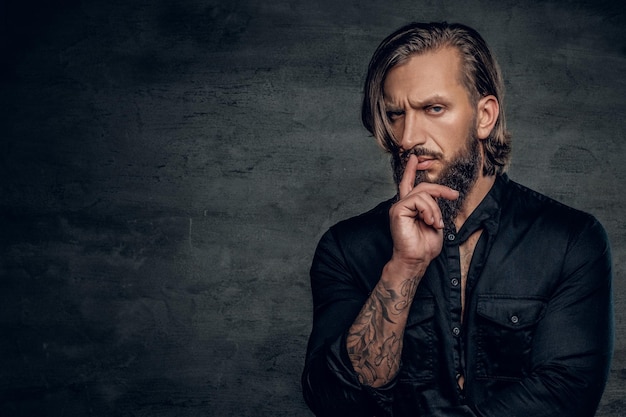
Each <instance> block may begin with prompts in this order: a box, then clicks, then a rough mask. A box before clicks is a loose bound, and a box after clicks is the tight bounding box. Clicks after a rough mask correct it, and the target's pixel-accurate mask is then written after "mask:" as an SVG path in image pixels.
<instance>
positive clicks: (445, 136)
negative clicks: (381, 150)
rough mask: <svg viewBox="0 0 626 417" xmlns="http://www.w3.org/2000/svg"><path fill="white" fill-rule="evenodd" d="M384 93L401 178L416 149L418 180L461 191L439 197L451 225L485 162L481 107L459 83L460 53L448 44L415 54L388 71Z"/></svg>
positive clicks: (397, 176)
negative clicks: (454, 196) (478, 127)
mask: <svg viewBox="0 0 626 417" xmlns="http://www.w3.org/2000/svg"><path fill="white" fill-rule="evenodd" d="M384 92H385V104H386V109H387V117H388V120H389V122H390V125H391V126H392V132H393V134H394V137H395V138H396V140H397V144H398V147H399V151H398V152H397V153H396V154H394V155H393V156H392V165H393V169H394V179H395V181H396V183H399V181H400V180H401V179H402V175H403V174H404V168H405V166H406V161H407V159H408V157H409V155H410V154H412V153H413V154H415V155H416V156H417V157H418V167H417V169H418V171H417V175H416V184H417V183H419V182H422V181H428V182H436V183H439V184H443V185H447V186H449V187H451V188H453V189H456V190H457V191H459V194H460V196H459V198H458V199H457V200H455V201H447V200H444V199H441V200H439V205H440V208H441V210H442V214H443V216H444V222H445V223H446V227H452V225H453V221H454V218H455V217H456V215H457V213H458V211H459V210H460V208H461V207H462V205H463V202H464V201H465V196H466V195H467V193H468V192H469V191H470V190H471V188H472V187H473V185H474V184H475V182H476V180H477V178H478V175H479V169H480V166H481V165H482V164H481V154H480V148H479V138H478V137H477V133H476V110H475V108H474V106H472V104H471V101H470V99H469V95H468V93H467V90H466V89H465V87H464V86H463V85H462V84H461V82H460V58H459V56H458V54H457V52H456V51H455V50H454V49H451V48H446V49H441V50H438V51H435V52H430V53H426V54H423V55H416V56H413V57H411V58H410V59H409V60H408V61H406V62H405V63H403V64H401V65H398V66H396V67H394V68H392V69H391V70H390V71H389V73H388V75H387V78H386V80H385V85H384Z"/></svg>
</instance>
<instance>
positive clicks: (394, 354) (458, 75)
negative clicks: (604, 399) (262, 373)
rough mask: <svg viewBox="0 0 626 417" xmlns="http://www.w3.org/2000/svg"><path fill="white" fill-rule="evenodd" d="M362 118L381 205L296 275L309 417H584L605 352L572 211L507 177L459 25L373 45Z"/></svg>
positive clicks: (338, 228)
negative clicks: (390, 192)
mask: <svg viewBox="0 0 626 417" xmlns="http://www.w3.org/2000/svg"><path fill="white" fill-rule="evenodd" d="M362 119H363V123H364V125H365V127H366V128H367V129H368V130H369V131H370V132H371V133H372V134H373V135H374V137H375V138H376V140H377V141H378V142H379V143H380V144H381V145H382V146H383V147H384V148H385V149H386V150H387V151H388V152H390V154H391V160H392V166H393V172H394V178H395V181H396V184H397V195H396V196H395V197H394V198H393V199H391V200H389V201H386V202H384V203H382V204H380V205H379V206H377V207H376V208H374V209H373V210H371V211H369V212H367V213H364V214H362V215H360V216H357V217H355V218H351V219H348V220H345V221H343V222H340V223H338V224H337V225H335V226H333V227H332V228H331V229H330V230H329V231H328V232H326V234H325V235H324V236H323V237H322V239H321V240H320V242H319V245H318V247H317V250H316V253H315V256H314V259H313V264H312V267H311V287H312V293H313V303H314V316H313V329H312V332H311V337H310V339H309V345H308V349H307V354H306V363H305V369H304V372H303V375H302V387H303V393H304V398H305V400H306V402H307V404H308V405H309V407H310V408H311V410H312V411H313V412H314V413H315V414H316V415H317V416H342V417H345V416H379V417H380V416H414V417H417V416H446V417H449V416H483V417H511V416H521V417H529V416H533V417H538V416H550V417H553V416H568V417H573V416H593V415H594V413H595V410H596V408H597V406H598V403H599V401H600V398H601V396H602V392H603V390H604V387H605V384H606V380H607V376H608V370H609V365H610V359H611V356H612V349H613V313H612V298H611V297H612V296H611V280H612V277H611V275H612V272H611V257H610V249H609V244H608V240H607V236H606V233H605V231H604V229H603V227H602V226H601V225H600V224H599V223H598V221H597V220H596V219H595V218H594V217H592V216H591V215H589V214H586V213H582V212H580V211H578V210H575V209H573V208H569V207H566V206H564V205H562V204H560V203H558V202H556V201H554V200H552V199H550V198H548V197H546V196H543V195H541V194H539V193H537V192H535V191H532V190H530V189H528V188H525V187H523V186H521V185H519V184H517V183H515V182H513V181H512V180H510V179H509V178H508V176H507V175H506V173H505V172H506V168H507V166H508V164H509V159H510V149H511V148H510V140H511V138H510V135H509V133H508V132H507V130H506V122H505V118H504V112H503V82H502V78H501V75H500V70H499V68H498V65H497V63H496V61H495V58H494V57H493V54H492V53H491V51H490V50H489V48H488V47H487V45H486V43H485V41H484V40H483V38H482V37H481V36H480V35H479V34H478V33H477V32H476V31H475V30H473V29H471V28H469V27H467V26H464V25H461V24H447V23H430V24H423V23H413V24H410V25H407V26H405V27H403V28H401V29H399V30H398V31H396V32H394V33H393V34H391V35H390V36H389V37H387V38H386V39H385V40H384V41H383V42H382V43H381V44H380V46H379V47H378V49H377V50H376V52H375V53H374V55H373V57H372V60H371V62H370V65H369V70H368V74H367V78H366V82H365V89H364V99H363V107H362Z"/></svg>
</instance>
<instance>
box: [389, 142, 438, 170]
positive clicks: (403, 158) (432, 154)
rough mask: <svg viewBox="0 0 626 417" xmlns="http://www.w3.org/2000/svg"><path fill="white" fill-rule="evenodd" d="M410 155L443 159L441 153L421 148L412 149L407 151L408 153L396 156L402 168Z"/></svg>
mask: <svg viewBox="0 0 626 417" xmlns="http://www.w3.org/2000/svg"><path fill="white" fill-rule="evenodd" d="M411 155H415V156H427V157H429V158H432V159H443V154H442V153H441V152H435V151H431V150H430V149H426V148H422V147H419V148H412V149H409V150H408V151H404V152H400V153H399V154H398V159H399V160H400V163H401V164H402V167H406V163H407V162H408V160H409V157H410V156H411Z"/></svg>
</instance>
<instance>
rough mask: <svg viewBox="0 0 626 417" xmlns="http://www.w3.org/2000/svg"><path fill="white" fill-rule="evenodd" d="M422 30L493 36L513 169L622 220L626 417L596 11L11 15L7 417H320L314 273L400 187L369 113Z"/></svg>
mask: <svg viewBox="0 0 626 417" xmlns="http://www.w3.org/2000/svg"><path fill="white" fill-rule="evenodd" d="M412 20H426V21H430V20H448V21H451V22H452V21H461V22H465V23H467V24H470V25H472V26H474V27H476V28H477V29H479V31H480V32H481V33H482V34H483V35H484V36H485V38H486V39H487V40H488V42H489V43H490V44H491V45H492V47H493V48H494V50H495V51H496V53H497V55H498V57H499V60H500V62H501V65H502V68H503V72H504V74H505V78H506V86H507V89H508V90H507V91H508V96H507V99H508V102H507V103H506V107H507V110H508V120H509V123H510V128H511V130H512V131H513V133H514V140H515V141H514V162H513V165H512V167H511V170H510V175H511V177H512V178H513V179H515V180H518V181H520V182H522V183H524V184H526V185H529V186H531V187H534V188H536V189H538V190H539V191H542V192H544V193H547V194H548V195H550V196H552V197H555V198H557V199H559V200H561V201H563V202H565V203H567V204H570V205H573V206H575V207H578V208H580V209H583V210H586V211H589V212H591V213H593V214H594V215H596V216H597V217H598V218H599V219H600V220H601V221H602V222H603V224H604V225H605V226H606V228H607V230H608V233H609V236H610V239H611V241H612V245H613V252H614V263H615V307H616V350H615V358H614V361H613V366H612V370H611V375H610V381H609V385H608V388H607V390H606V393H605V395H604V398H603V400H602V403H601V407H600V411H599V412H598V415H599V416H626V281H625V280H626V277H625V273H626V271H625V260H626V259H625V257H626V221H625V220H624V215H625V209H624V206H625V204H626V195H625V193H624V185H625V180H626V164H625V163H624V159H625V157H626V149H625V141H626V138H625V134H626V122H625V114H624V110H625V108H624V104H625V103H626V99H625V97H626V85H625V84H626V81H625V78H624V76H625V74H626V71H625V70H626V36H625V34H624V29H625V27H626V25H625V23H626V17H625V14H624V3H623V2H618V1H616V2H607V1H591V0H589V1H542V2H539V1H537V2H530V1H511V0H505V1H502V0H498V1H495V0H494V1H481V2H461V1H459V2H454V1H451V0H448V1H435V0H433V1H420V0H410V1H409V0H404V1H395V2H389V1H382V0H379V1H371V0H365V1H359V0H347V1H337V0H324V1H318V2H313V1H309V0H291V1H288V0H279V1H253V0H245V1H221V0H213V1H200V0H183V1H174V0H140V1H136V0H110V1H106V2H104V1H103V2H97V1H95V0H84V1H81V0H48V1H44V0H31V1H28V0H22V1H16V0H3V1H1V2H0V24H1V30H2V32H1V33H0V42H1V44H0V47H1V51H0V52H1V59H2V61H1V65H0V105H1V106H2V107H1V108H0V110H1V111H0V135H1V140H0V146H1V148H0V178H1V180H0V199H1V200H0V213H1V216H0V218H1V220H0V324H1V330H2V332H1V334H2V337H1V339H0V358H1V362H0V415H2V416H134V417H138V416H151V417H152V416H167V417H170V416H261V415H262V416H310V413H309V412H308V411H307V409H306V406H305V405H304V402H303V400H302V399H301V394H300V382H299V376H300V372H301V369H302V362H303V356H304V351H305V345H306V340H307V337H308V332H309V329H310V321H311V301H310V294H309V283H308V268H309V265H310V261H311V258H312V254H313V250H314V248H315V245H316V243H317V240H318V239H319V237H320V236H321V234H322V233H323V232H324V231H325V229H326V228H328V227H329V226H330V225H331V224H333V223H335V222H336V221H338V220H340V219H342V218H345V217H348V216H351V215H354V214H357V213H360V212H362V211H365V210H366V209H369V208H370V207H372V206H373V205H374V204H376V203H377V202H378V201H380V200H382V199H386V198H388V197H390V196H391V195H392V194H393V187H392V183H391V181H390V170H389V168H388V161H387V156H386V155H384V154H383V152H382V151H380V150H379V149H378V148H377V146H376V145H375V144H374V141H373V139H371V138H370V137H368V134H367V133H366V131H365V130H364V129H363V128H362V127H361V126H360V124H359V105H360V99H361V92H362V81H363V78H364V73H365V69H366V66H367V62H368V60H369V57H370V56H371V53H372V52H373V50H374V49H375V47H376V46H377V44H378V43H379V41H380V40H381V39H382V38H383V37H384V36H385V35H387V34H388V33H390V32H391V31H392V30H394V29H396V28H397V27H399V26H401V25H403V24H405V23H407V22H409V21H412Z"/></svg>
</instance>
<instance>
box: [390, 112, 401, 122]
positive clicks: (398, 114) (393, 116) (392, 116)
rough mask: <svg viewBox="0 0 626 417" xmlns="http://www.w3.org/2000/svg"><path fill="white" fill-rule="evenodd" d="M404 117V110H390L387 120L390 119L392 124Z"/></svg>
mask: <svg viewBox="0 0 626 417" xmlns="http://www.w3.org/2000/svg"><path fill="white" fill-rule="evenodd" d="M402 115H404V111H403V110H390V111H388V112H387V119H389V120H390V121H392V122H395V121H396V120H398V119H399V118H400V117H402Z"/></svg>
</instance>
